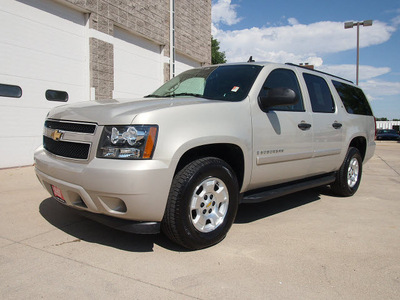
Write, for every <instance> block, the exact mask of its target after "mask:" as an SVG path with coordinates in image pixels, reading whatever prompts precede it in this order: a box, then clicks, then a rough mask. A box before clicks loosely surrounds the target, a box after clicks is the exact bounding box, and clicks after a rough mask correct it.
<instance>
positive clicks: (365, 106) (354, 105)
mask: <svg viewBox="0 0 400 300" xmlns="http://www.w3.org/2000/svg"><path fill="white" fill-rule="evenodd" d="M332 83H333V85H334V86H335V88H336V91H337V92H338V94H339V96H340V99H342V102H343V105H344V107H345V108H346V111H347V112H348V113H349V114H354V115H365V116H372V110H371V107H370V106H369V103H368V100H367V97H365V95H364V93H363V91H362V90H361V89H360V88H357V87H355V86H352V85H349V84H346V83H343V82H339V81H335V80H332Z"/></svg>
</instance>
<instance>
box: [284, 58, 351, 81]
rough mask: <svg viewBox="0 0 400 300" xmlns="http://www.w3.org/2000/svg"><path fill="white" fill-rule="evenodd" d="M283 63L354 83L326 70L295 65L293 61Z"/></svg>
mask: <svg viewBox="0 0 400 300" xmlns="http://www.w3.org/2000/svg"><path fill="white" fill-rule="evenodd" d="M285 65H289V66H294V67H299V68H303V69H306V70H308V71H314V72H318V73H321V74H325V75H328V76H332V77H335V78H338V79H341V80H344V81H347V82H350V83H352V84H354V82H353V81H351V80H348V79H346V78H343V77H339V76H336V75H333V74H329V73H326V72H322V71H319V70H315V69H313V70H312V69H310V68H307V67H305V66H300V65H296V64H293V63H285Z"/></svg>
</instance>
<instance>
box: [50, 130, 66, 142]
mask: <svg viewBox="0 0 400 300" xmlns="http://www.w3.org/2000/svg"><path fill="white" fill-rule="evenodd" d="M62 136H63V133H62V132H60V131H58V129H57V130H55V131H53V132H52V133H51V138H52V139H53V140H55V141H59V140H61V138H62Z"/></svg>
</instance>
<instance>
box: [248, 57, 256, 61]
mask: <svg viewBox="0 0 400 300" xmlns="http://www.w3.org/2000/svg"><path fill="white" fill-rule="evenodd" d="M247 62H255V60H254V59H253V56H250V58H249V60H248V61H247Z"/></svg>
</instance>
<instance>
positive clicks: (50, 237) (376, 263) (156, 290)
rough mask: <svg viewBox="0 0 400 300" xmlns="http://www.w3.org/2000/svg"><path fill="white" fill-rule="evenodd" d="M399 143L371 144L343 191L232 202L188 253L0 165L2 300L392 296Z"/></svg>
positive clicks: (399, 213)
mask: <svg viewBox="0 0 400 300" xmlns="http://www.w3.org/2000/svg"><path fill="white" fill-rule="evenodd" d="M399 186H400V143H396V142H377V149H376V153H375V156H374V157H373V158H372V159H371V160H370V161H369V162H368V163H367V164H366V165H365V166H364V170H363V177H362V182H361V185H360V188H359V190H358V192H357V193H356V195H354V196H353V197H350V198H339V197H334V196H332V194H331V192H330V190H329V188H327V187H321V188H316V189H312V190H308V191H304V192H300V193H296V194H293V195H289V196H286V197H282V198H279V199H275V200H271V201H268V202H265V203H261V204H252V205H249V204H248V205H241V206H240V208H239V213H238V216H237V218H236V221H235V223H234V224H233V226H232V228H231V230H230V232H229V233H228V236H227V237H226V238H225V239H224V240H223V241H222V242H221V243H220V244H218V245H216V246H213V247H210V248H208V249H204V250H200V251H186V250H185V249H183V248H180V247H179V246H176V245H175V244H173V243H172V242H170V241H169V240H168V239H167V238H166V237H164V236H163V235H162V234H158V235H134V234H129V233H124V232H119V231H116V230H114V229H110V228H108V227H105V226H103V225H101V224H98V223H95V222H93V221H90V220H87V219H85V218H83V217H81V216H79V215H78V214H76V213H75V212H74V211H71V210H69V209H67V208H65V207H63V206H62V205H61V204H59V203H57V202H56V201H55V200H53V199H52V198H50V195H49V194H48V193H47V192H46V191H45V190H44V189H43V188H42V186H41V185H40V184H39V181H38V180H37V179H36V176H35V173H34V169H33V167H23V168H14V169H5V170H0V205H1V210H0V298H1V299H28V298H29V299H39V298H40V299H77V298H80V299H110V298H111V299H117V298H118V299H150V298H151V299H213V298H218V299H363V300H365V299H400V188H399Z"/></svg>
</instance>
